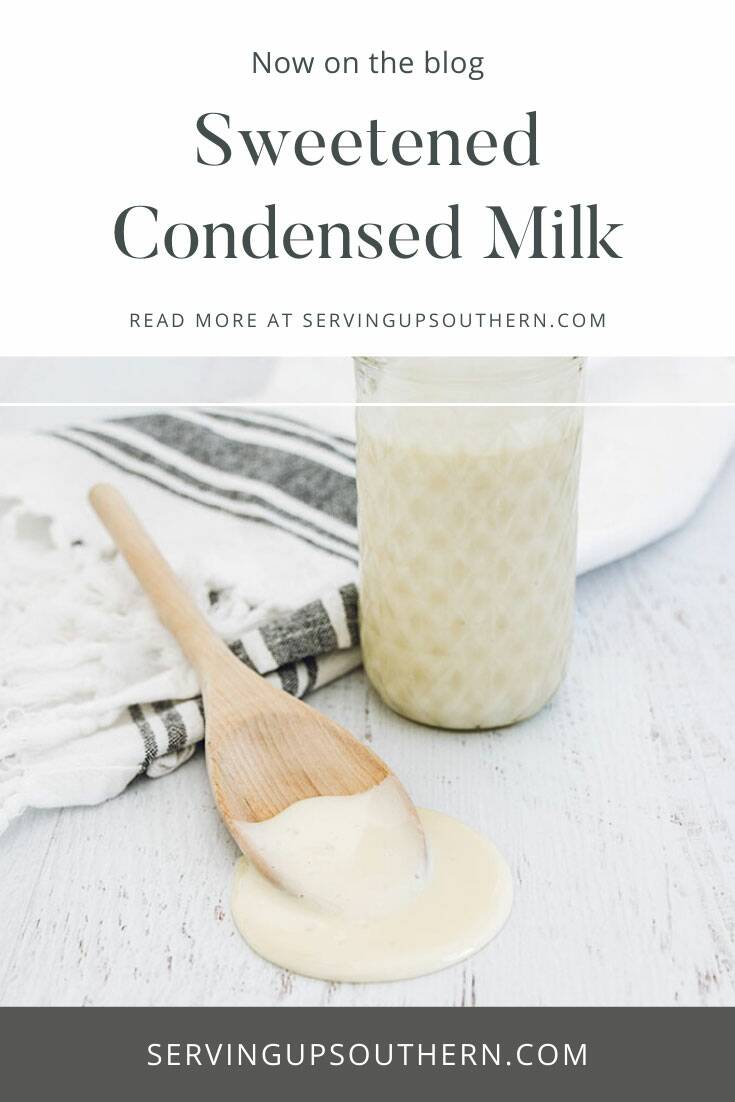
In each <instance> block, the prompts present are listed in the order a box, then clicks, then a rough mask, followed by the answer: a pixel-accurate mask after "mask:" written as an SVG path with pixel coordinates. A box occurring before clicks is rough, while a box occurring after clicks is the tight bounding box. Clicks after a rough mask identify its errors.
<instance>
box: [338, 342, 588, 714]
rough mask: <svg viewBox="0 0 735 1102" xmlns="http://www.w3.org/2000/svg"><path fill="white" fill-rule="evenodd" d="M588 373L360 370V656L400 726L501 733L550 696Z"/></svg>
mask: <svg viewBox="0 0 735 1102" xmlns="http://www.w3.org/2000/svg"><path fill="white" fill-rule="evenodd" d="M582 365H583V361H582V360H581V359H579V358H572V359H569V358H567V359H544V358H540V359H469V358H466V359H465V358H458V359H438V358H436V359H435V358H426V359H418V358H406V359H387V360H370V359H361V360H357V361H356V372H357V396H358V403H359V405H358V411H357V440H358V473H357V483H358V508H359V529H360V552H361V591H360V607H361V613H360V615H361V621H360V623H361V639H362V649H363V658H364V663H365V669H366V671H367V674H368V677H369V678H370V680H371V682H372V684H373V685H374V686H375V688H376V689H377V690H378V692H379V693H380V695H381V697H382V698H383V700H385V702H386V703H387V704H388V705H390V707H391V708H393V709H395V710H396V711H397V712H400V713H401V714H402V715H405V716H408V717H409V718H411V719H414V720H418V721H419V722H421V723H426V724H429V725H432V726H438V727H448V728H455V729H465V730H466V729H472V728H488V727H499V726H504V725H507V724H510V723H515V722H516V721H518V720H521V719H524V718H526V717H528V716H531V715H533V714H534V712H537V711H538V710H539V709H540V708H541V707H543V705H544V704H545V703H546V702H547V701H548V700H549V698H550V697H551V696H552V695H553V693H554V692H555V690H556V689H557V687H558V685H559V683H560V681H561V679H562V676H563V674H564V668H565V665H566V662H567V657H568V653H569V646H570V641H571V629H572V617H573V603H574V580H575V555H576V537H577V486H578V479H579V457H580V445H581V429H582V409H581V407H580V406H579V405H574V404H569V403H578V402H580V400H581V394H582ZM491 403H495V404H491ZM565 403H566V404H565Z"/></svg>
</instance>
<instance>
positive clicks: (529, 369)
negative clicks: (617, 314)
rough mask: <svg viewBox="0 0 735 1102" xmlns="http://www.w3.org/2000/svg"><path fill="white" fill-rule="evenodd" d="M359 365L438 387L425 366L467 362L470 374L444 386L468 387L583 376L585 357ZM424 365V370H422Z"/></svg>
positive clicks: (417, 359) (368, 359)
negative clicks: (505, 380)
mask: <svg viewBox="0 0 735 1102" xmlns="http://www.w3.org/2000/svg"><path fill="white" fill-rule="evenodd" d="M353 358H354V361H355V363H356V364H357V365H359V366H361V367H365V368H367V369H369V370H372V371H376V372H379V371H388V370H390V369H391V368H393V369H395V373H396V377H397V378H401V379H404V380H406V381H407V382H411V383H418V384H433V385H435V384H436V381H437V380H436V376H433V377H432V373H431V372H426V370H425V365H426V362H427V361H431V362H432V363H433V364H435V365H437V366H438V365H439V364H441V363H442V362H446V363H447V364H452V365H453V366H456V365H457V364H458V363H461V362H466V364H467V373H465V372H462V373H461V374H459V373H457V372H452V373H451V375H448V376H447V377H446V378H444V379H442V383H443V384H444V385H448V386H453V385H457V386H459V385H466V384H467V383H477V382H487V381H488V380H489V379H492V378H493V377H497V376H499V375H504V376H506V377H509V376H511V375H512V374H515V375H516V376H517V377H518V379H519V380H520V379H523V380H524V381H530V380H533V379H536V378H548V377H549V376H550V375H553V374H555V373H556V372H559V373H561V372H563V371H569V370H571V369H576V370H577V372H580V371H581V370H582V368H583V366H584V362H585V358H586V357H584V356H535V357H534V356H486V357H478V356H402V357H401V356H393V357H391V356H355V357H353ZM422 365H423V366H422Z"/></svg>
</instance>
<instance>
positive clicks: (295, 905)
mask: <svg viewBox="0 0 735 1102" xmlns="http://www.w3.org/2000/svg"><path fill="white" fill-rule="evenodd" d="M396 783H397V782H396V781H395V779H394V778H393V777H388V778H387V779H386V780H385V781H383V782H382V784H380V785H378V786H377V787H375V788H372V789H370V790H368V791H367V792H365V793H362V794H358V795H355V796H319V797H315V798H314V799H310V800H302V801H300V802H299V803H296V804H292V805H291V807H289V808H288V809H287V810H286V811H284V812H282V813H281V814H280V815H276V816H275V817H274V818H273V819H270V820H267V821H265V822H261V823H257V824H255V825H251V826H250V827H249V829H250V830H253V831H256V832H257V833H258V839H257V849H258V852H259V854H261V855H268V857H269V859H270V861H272V863H273V866H274V868H275V871H276V874H277V877H278V880H279V881H280V884H281V885H283V886H278V885H277V884H276V882H275V881H274V880H272V879H270V878H268V877H267V876H266V875H264V874H263V872H262V871H260V869H259V868H258V867H257V866H256V865H255V864H254V863H253V862H252V861H250V860H249V859H248V858H247V857H242V858H241V859H240V861H239V862H238V864H237V867H236V870H235V884H234V890H233V895H232V910H233V915H234V919H235V923H236V925H237V927H238V929H239V930H240V933H241V934H242V935H243V937H244V938H245V939H246V941H247V942H248V943H249V944H250V945H251V947H252V948H253V949H255V951H256V952H257V953H259V954H260V955H261V956H263V957H265V958H266V959H267V960H270V961H272V962H273V963H274V964H277V965H280V967H282V968H287V969H289V970H290V971H293V972H298V973H300V974H301V975H305V976H313V977H315V978H318V979H326V980H341V981H351V982H360V981H363V982H365V981H378V980H399V979H409V978H412V977H414V976H420V975H424V974H425V973H427V972H434V971H437V970H438V969H440V968H445V967H447V966H448V965H451V964H456V963H457V962H458V961H461V960H464V959H465V958H467V957H469V956H471V955H472V954H473V953H476V952H477V951H478V950H479V949H481V948H482V947H483V946H484V945H486V944H487V942H489V941H490V940H491V939H492V938H493V937H495V935H496V934H497V933H499V931H500V930H501V929H502V927H503V925H504V923H505V921H506V919H507V918H508V915H509V913H510V909H511V905H512V900H513V886H512V880H511V875H510V870H509V869H508V866H507V864H506V863H505V861H504V859H503V858H502V856H501V855H500V853H499V852H498V850H497V849H496V848H495V846H493V845H492V843H490V842H488V841H487V840H486V839H484V838H482V837H481V836H480V835H479V834H477V833H476V832H475V831H474V830H471V829H470V828H469V827H466V826H464V825H463V824H462V823H459V822H457V820H456V819H452V818H450V817H449V816H448V815H443V814H441V813H440V812H438V811H424V810H419V812H418V815H419V819H420V822H421V825H422V826H423V831H424V834H425V838H426V846H427V850H428V860H427V861H426V862H425V863H419V864H418V865H417V852H416V830H415V825H414V823H413V822H412V811H409V810H408V809H405V810H404V811H402V808H405V805H404V804H403V802H402V801H401V800H400V799H397V798H396V792H395V791H394V790H393V786H394V785H396ZM288 885H298V886H299V887H298V890H297V891H289V890H288Z"/></svg>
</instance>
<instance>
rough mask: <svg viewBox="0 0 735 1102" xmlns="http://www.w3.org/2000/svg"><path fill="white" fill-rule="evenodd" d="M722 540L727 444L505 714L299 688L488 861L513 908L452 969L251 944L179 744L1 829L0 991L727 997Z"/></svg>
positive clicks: (56, 999) (730, 808) (119, 997)
mask: <svg viewBox="0 0 735 1102" xmlns="http://www.w3.org/2000/svg"><path fill="white" fill-rule="evenodd" d="M0 396H1V395H0ZM734 547H735V461H733V462H731V463H730V464H729V466H728V468H727V470H726V471H725V473H724V475H723V477H722V478H721V480H720V481H719V483H718V484H717V486H716V487H715V489H714V490H713V492H712V493H711V494H710V496H709V497H708V499H707V500H706V501H705V503H704V505H703V506H702V508H701V509H700V511H699V513H698V514H697V515H696V516H695V517H694V518H693V520H692V521H691V523H690V524H689V525H688V526H687V527H686V528H685V529H683V530H682V531H680V532H678V533H676V534H675V535H673V536H671V537H669V538H667V539H665V540H662V541H660V542H659V543H658V544H656V545H655V546H653V547H650V548H648V549H646V550H644V551H641V552H639V553H638V554H636V555H634V556H631V557H630V558H628V559H626V560H624V561H622V562H620V563H617V564H613V565H611V566H609V567H605V568H602V569H600V570H597V571H595V572H594V573H592V574H590V575H587V576H586V577H584V578H583V579H582V580H581V582H580V584H579V588H578V602H577V609H578V612H577V624H576V637H575V645H574V652H573V657H572V662H571V667H570V670H569V675H568V677H567V680H566V682H565V684H564V686H563V688H562V690H561V691H560V693H559V694H558V696H557V698H556V700H555V701H554V702H553V704H552V705H551V706H550V707H549V708H547V709H545V710H544V712H543V713H541V714H540V715H539V716H537V717H535V718H534V719H532V720H530V721H528V722H527V723H524V724H522V725H520V726H519V727H516V728H513V729H509V730H505V731H501V732H497V733H493V734H479V735H457V734H444V733H441V732H430V731H428V730H426V729H423V728H420V727H418V726H416V725H413V724H411V723H409V722H408V721H404V720H401V719H400V718H398V717H397V716H394V715H392V714H391V713H390V712H389V711H387V709H385V708H384V707H383V706H382V705H381V703H380V701H379V700H377V699H376V697H375V696H374V694H373V693H372V692H371V690H370V689H369V688H368V686H367V685H366V683H365V680H364V677H363V675H362V673H356V674H354V675H351V676H350V677H348V678H345V679H343V680H341V681H340V682H337V683H336V684H334V685H332V686H329V687H327V688H325V689H323V690H321V691H320V692H319V693H318V694H316V695H315V696H314V697H312V702H313V703H314V704H316V705H317V706H318V707H320V708H322V709H323V710H324V711H325V712H326V713H328V714H329V715H331V716H333V717H334V718H335V719H337V720H339V721H340V722H341V723H344V724H345V725H346V726H348V727H350V728H351V729H352V730H354V731H355V732H356V733H357V734H359V735H361V736H362V737H364V738H366V739H368V740H369V741H370V742H371V745H372V746H373V747H374V748H375V749H376V750H377V751H378V753H380V754H381V755H382V756H384V757H385V758H386V759H387V760H388V762H389V763H390V764H391V765H392V766H393V767H394V768H395V769H396V771H397V772H398V774H399V775H400V776H401V777H402V778H404V779H405V781H406V783H407V785H408V787H409V788H410V790H411V792H412V795H413V796H414V797H415V799H416V800H417V802H418V803H420V804H423V805H425V806H429V807H437V808H440V809H441V810H444V811H447V812H450V813H452V814H455V815H457V816H458V817H460V818H462V819H464V820H466V821H467V822H469V823H471V824H472V825H474V826H475V827H477V828H478V829H480V830H481V831H483V832H485V833H487V835H488V836H489V837H491V838H492V839H494V840H495V841H496V842H497V843H498V844H499V846H500V847H501V849H502V850H503V851H504V853H505V854H506V856H507V857H508V859H509V861H510V864H511V867H512V869H513V871H514V875H515V879H516V891H517V897H516V905H515V910H514V913H513V915H512V916H511V920H510V923H509V925H508V927H507V928H506V930H505V931H504V932H503V933H502V934H501V936H500V937H499V938H498V940H497V941H496V942H495V943H494V944H492V945H491V946H490V947H489V948H488V949H487V950H485V951H484V952H482V953H481V954H479V955H478V956H476V957H475V958H474V959H473V960H471V961H469V962H468V963H466V964H465V965H462V966H458V967H456V968H453V969H449V970H447V971H445V972H442V973H438V974H436V975H434V976H429V977H424V978H422V979H418V980H413V981H409V982H400V983H396V984H380V985H374V986H370V985H365V986H360V985H335V984H327V983H320V982H316V981H311V980H306V979H302V978H300V977H297V976H291V975H288V974H286V973H284V972H282V971H280V970H278V969H276V968H274V967H272V966H271V965H269V964H267V963H266V962H263V961H261V960H259V959H258V958H257V957H256V956H255V955H254V954H252V953H251V952H250V951H249V949H248V948H247V947H246V946H245V944H244V943H243V942H242V941H241V939H240V937H239V935H238V934H237V933H236V931H235V930H234V928H233V926H232V922H231V919H230V916H229V911H228V892H229V886H230V880H231V876H232V869H233V864H234V860H235V848H234V845H233V843H232V842H231V841H230V839H229V837H228V835H227V834H226V832H225V831H224V829H223V828H222V827H221V825H220V824H219V822H218V820H217V817H216V815H215V813H214V811H213V808H212V802H211V798H210V795H209V791H208V787H207V782H206V777H205V773H204V767H203V760H202V757H201V754H198V755H197V757H196V758H195V759H194V760H193V761H192V762H190V763H188V764H187V765H186V766H184V767H183V768H182V769H181V770H179V771H178V772H177V773H174V774H173V775H171V776H170V777H167V778H164V779H162V780H156V781H149V780H141V781H139V782H136V783H135V784H133V785H132V786H131V787H130V788H129V789H128V790H127V792H126V793H125V794H124V795H122V796H121V797H120V798H118V799H117V800H113V801H111V802H110V803H108V804H106V805H104V806H102V807H98V808H89V809H86V808H71V809H65V810H62V811H51V812H35V813H29V814H28V815H26V816H25V817H24V818H23V819H21V820H20V821H19V822H17V823H15V824H14V825H13V826H12V827H11V828H10V830H9V831H8V832H7V833H6V835H5V836H4V837H2V838H0V911H1V912H2V913H1V916H0V1001H2V1004H3V1005H35V1004H44V1005H48V1004H72V1005H82V1004H84V1005H115V1004H158V1005H177V1004H208V1005H230V1004H235V1005H237V1004H241V1005H271V1004H276V1005H284V1006H288V1005H335V1006H357V1005H426V1004H430V1005H431V1004H442V1005H443V1004H449V1005H461V1004H477V1005H503V1004H505V1005H513V1004H553V1003H560V1004H589V1005H595V1004H619V1003H624V1004H666V1005H668V1004H672V1005H674V1004H702V1005H712V1006H713V1005H720V1004H732V1003H733V1002H735V950H734V948H733V942H734V934H735V843H734V840H733V835H734V833H735V746H734V743H735V722H734V718H735V676H734V674H735V569H734V567H735V553H734V551H733V548H734Z"/></svg>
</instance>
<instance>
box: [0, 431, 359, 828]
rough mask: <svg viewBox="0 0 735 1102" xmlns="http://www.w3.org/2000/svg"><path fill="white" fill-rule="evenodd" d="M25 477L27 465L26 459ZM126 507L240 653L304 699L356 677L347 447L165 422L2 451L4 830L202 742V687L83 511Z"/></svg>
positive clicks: (174, 762)
mask: <svg viewBox="0 0 735 1102" xmlns="http://www.w3.org/2000/svg"><path fill="white" fill-rule="evenodd" d="M19 456H20V457H21V459H22V461H21V462H20V464H19V463H18V457H19ZM100 480H106V481H112V482H114V483H115V484H116V485H117V486H119V488H120V489H121V490H122V491H123V493H125V495H126V496H127V497H128V499H129V500H130V501H131V503H132V504H133V506H134V508H135V509H136V511H137V512H138V513H139V515H140V516H141V518H142V520H143V522H144V523H145V524H146V525H147V526H148V527H149V528H150V530H151V532H152V534H153V536H154V538H155V539H156V540H157V541H158V542H159V543H160V544H161V546H162V548H163V550H164V553H165V554H166V555H167V556H168V557H169V558H170V560H171V561H172V563H173V565H174V567H175V568H176V569H177V571H178V572H179V573H180V574H181V576H182V578H183V580H184V582H185V583H186V584H187V585H188V587H189V588H190V589H191V591H192V592H193V593H194V595H195V597H196V599H197V601H198V603H199V605H200V607H202V609H203V610H204V611H206V614H207V616H208V618H209V619H210V621H211V622H212V624H213V626H214V627H215V629H216V630H217V631H218V632H219V633H220V634H221V635H222V636H223V637H224V638H225V639H226V640H227V641H228V642H229V644H230V646H231V649H232V650H233V652H234V653H235V654H236V655H237V656H238V657H239V658H241V659H242V661H243V662H246V663H247V664H248V665H250V666H251V667H252V668H254V669H255V670H257V671H258V672H259V673H261V674H263V675H264V676H265V677H266V679H267V680H269V681H271V682H272V683H274V684H276V685H278V686H280V687H281V688H283V689H285V690H286V691H287V692H289V693H292V694H294V695H297V696H303V695H304V694H305V693H308V692H309V691H310V690H311V689H315V688H318V687H319V686H321V685H324V684H326V683H327V682H329V681H331V680H333V679H334V678H336V677H339V676H340V675H341V674H343V673H346V672H347V671H349V670H351V669H354V668H355V667H356V666H357V665H358V664H359V661H360V657H359V648H358V635H357V591H356V587H355V564H356V559H357V542H356V527H355V525H356V520H355V486H354V443H353V442H352V441H351V440H350V439H348V438H347V437H345V436H343V435H341V434H339V433H336V432H329V431H325V430H324V429H318V428H316V427H314V426H310V425H308V424H306V423H305V422H300V421H298V420H296V419H294V418H292V417H290V416H287V415H284V414H281V413H279V412H276V411H273V412H270V411H269V412H262V411H256V410H253V411H242V412H227V413H224V412H217V411H206V410H198V411H193V410H187V411H185V412H184V411H181V412H152V413H146V414H142V415H135V416H126V417H121V418H116V419H114V420H109V421H105V422H99V423H96V424H90V425H86V426H76V427H74V428H68V429H63V430H58V431H54V432H51V433H47V434H43V435H38V436H30V435H28V436H26V437H15V438H7V437H6V438H5V439H2V440H0V552H1V554H0V617H1V619H0V624H1V627H0V830H2V829H3V828H4V827H5V826H7V824H8V823H9V822H10V821H11V820H12V819H13V818H14V817H16V816H17V815H19V814H20V813H21V812H22V811H23V810H24V809H25V808H27V807H58V806H64V805H70V804H94V803H99V802H101V801H102V800H105V799H108V798H110V797H111V796H115V795H117V794H118V793H119V792H121V791H122V790H123V789H124V788H125V787H126V785H127V784H128V783H129V782H130V781H131V780H132V779H133V778H134V777H135V776H137V775H138V774H140V773H146V774H147V775H148V776H151V777H159V776H161V775H163V774H165V773H167V772H169V771H170V770H171V769H173V768H176V767H177V766H178V765H180V764H181V763H182V762H183V761H185V760H187V758H188V757H190V756H191V754H192V753H193V751H194V749H195V746H196V743H197V742H198V741H200V740H201V739H202V737H203V733H204V730H203V719H202V712H201V702H200V698H199V696H198V685H197V682H196V678H195V676H194V674H193V671H192V670H191V669H190V668H189V667H188V665H187V664H186V662H185V661H184V659H183V656H182V655H181V653H180V651H179V649H178V647H177V646H176V644H175V643H174V642H173V640H172V639H171V638H170V637H169V636H168V633H167V632H166V631H165V630H164V629H163V628H162V627H161V626H160V624H159V623H158V621H157V619H156V617H155V615H154V613H153V612H152V609H151V608H150V607H149V604H148V601H147V598H146V597H145V596H144V595H143V593H142V591H141V590H140V587H139V586H138V584H137V583H136V581H135V579H134V578H133V576H132V574H131V572H130V571H129V569H128V567H127V565H126V564H125V563H124V561H122V559H121V557H120V556H119V555H117V554H115V553H114V552H113V550H112V548H111V546H110V542H109V537H108V536H107V533H106V532H105V530H104V529H103V528H102V526H101V525H100V523H99V521H98V520H97V518H96V517H95V515H94V513H93V512H92V510H91V509H90V507H89V506H88V504H87V501H86V492H87V490H88V489H89V487H90V486H91V485H92V484H93V483H95V482H97V481H100Z"/></svg>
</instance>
